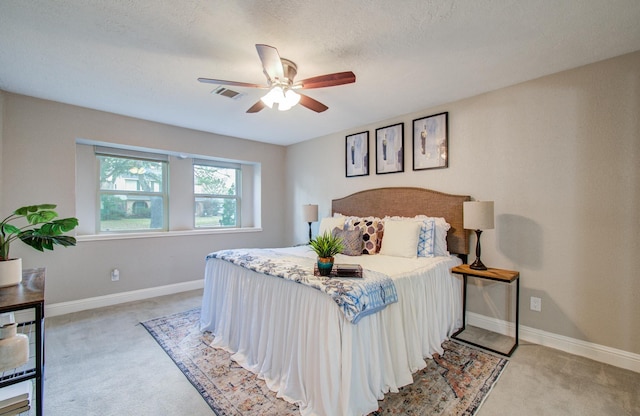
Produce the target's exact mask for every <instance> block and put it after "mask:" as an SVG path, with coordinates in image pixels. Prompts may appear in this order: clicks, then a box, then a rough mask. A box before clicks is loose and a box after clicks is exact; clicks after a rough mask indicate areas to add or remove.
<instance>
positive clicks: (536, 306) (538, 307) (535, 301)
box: [529, 296, 542, 312]
mask: <svg viewBox="0 0 640 416" xmlns="http://www.w3.org/2000/svg"><path fill="white" fill-rule="evenodd" d="M529 307H530V308H531V310H532V311H536V312H541V311H542V299H540V298H537V297H535V296H531V305H530V306H529Z"/></svg>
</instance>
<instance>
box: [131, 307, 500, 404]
mask: <svg viewBox="0 0 640 416" xmlns="http://www.w3.org/2000/svg"><path fill="white" fill-rule="evenodd" d="M199 319H200V311H199V309H192V310H189V311H186V312H181V313H177V314H174V315H170V316H166V317H162V318H157V319H152V320H150V321H146V322H143V323H142V325H143V326H144V327H145V328H146V329H147V331H148V332H149V333H150V334H151V336H153V338H154V339H155V340H156V341H157V342H158V344H160V346H161V347H162V348H163V349H164V351H165V352H166V353H167V354H168V355H169V356H170V357H171V359H172V360H173V361H174V362H175V363H176V365H177V366H178V368H180V370H181V371H182V372H183V373H184V375H185V376H186V377H187V379H188V380H189V381H190V382H191V384H192V385H193V386H194V387H195V388H196V389H197V390H198V392H199V393H200V394H201V395H202V397H203V398H204V400H205V401H206V402H207V403H208V404H209V406H210V407H211V409H212V410H213V411H214V412H215V413H216V414H217V415H218V416H229V415H267V414H269V415H276V414H277V415H297V414H299V413H298V408H297V406H296V405H293V404H291V403H288V402H286V401H284V400H281V399H279V398H277V397H276V395H275V393H274V392H272V391H270V390H269V389H268V388H267V386H266V384H265V383H264V381H262V380H259V379H258V378H257V376H255V375H254V374H252V373H251V372H249V371H247V370H245V369H244V368H242V367H240V366H239V365H238V364H236V363H235V362H233V361H232V360H231V359H230V354H229V353H228V352H226V351H224V350H221V349H216V348H212V347H210V344H211V341H212V336H211V334H210V333H201V332H200V331H199V329H198V325H199ZM443 348H444V350H445V352H444V354H443V355H442V356H436V357H434V359H433V360H427V367H426V368H425V369H423V370H422V371H420V372H418V373H416V374H414V382H413V384H411V385H408V386H405V387H403V388H402V389H400V392H398V393H390V394H387V395H386V396H385V399H384V400H383V401H380V402H379V403H380V408H379V409H378V410H377V411H375V412H373V413H372V415H394V414H405V415H424V414H429V415H473V414H475V413H476V411H477V410H478V409H479V407H480V405H481V404H482V402H483V401H484V399H485V398H486V397H487V395H488V394H489V392H490V391H491V388H492V387H493V385H494V384H495V383H496V381H497V380H498V378H499V377H500V374H501V373H502V371H503V370H504V368H505V366H506V365H507V362H508V361H507V360H505V359H503V358H499V357H496V356H494V355H492V354H488V353H486V352H484V351H480V350H478V349H475V348H472V347H469V346H466V345H462V344H459V343H456V342H450V341H446V342H445V343H444V344H443Z"/></svg>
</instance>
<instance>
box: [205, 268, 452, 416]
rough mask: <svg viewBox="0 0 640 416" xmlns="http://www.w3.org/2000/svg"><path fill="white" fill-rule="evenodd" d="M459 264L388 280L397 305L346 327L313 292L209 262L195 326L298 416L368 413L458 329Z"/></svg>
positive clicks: (335, 309) (408, 380)
mask: <svg viewBox="0 0 640 416" xmlns="http://www.w3.org/2000/svg"><path fill="white" fill-rule="evenodd" d="M459 263H460V260H459V259H457V258H455V257H451V258H446V259H444V258H443V259H442V261H440V262H438V264H437V265H436V266H435V268H434V270H433V271H432V272H431V273H430V274H429V275H428V276H427V277H425V276H418V277H416V276H413V277H409V276H404V277H400V278H397V279H396V278H394V282H395V284H396V289H397V292H398V298H399V301H398V303H394V304H392V305H389V306H387V307H386V308H385V309H384V310H382V311H381V312H379V313H376V314H373V315H369V316H365V317H363V318H362V320H360V322H358V324H356V325H353V324H351V323H349V322H348V321H347V320H346V319H345V317H344V315H343V314H342V312H341V311H340V309H339V308H338V306H337V305H336V304H335V302H334V301H333V300H332V299H331V298H330V297H329V296H328V295H326V294H324V293H322V292H320V291H318V290H316V289H313V288H311V287H308V286H305V285H302V284H299V283H295V282H292V281H289V280H285V279H282V278H279V277H273V276H267V275H264V274H260V273H256V272H253V271H250V270H247V269H244V268H242V267H239V266H236V265H234V264H231V263H229V262H226V261H223V260H219V259H208V260H207V264H206V271H205V289H204V297H203V303H202V314H201V330H203V331H211V332H212V333H213V334H214V341H213V344H212V346H214V347H217V348H224V349H225V350H227V351H229V352H231V353H232V354H233V355H232V359H233V360H235V361H237V362H238V363H239V364H240V365H241V366H242V367H244V368H246V369H247V370H249V371H251V372H253V373H255V374H257V375H258V377H260V378H261V379H264V380H265V382H266V383H267V386H268V387H269V389H271V390H272V391H274V392H276V393H277V395H278V397H280V398H283V399H285V400H287V401H289V402H291V403H296V404H298V405H299V406H300V413H301V414H302V415H332V416H333V415H366V414H368V413H370V412H372V411H375V410H376V409H378V402H377V401H378V400H382V399H383V397H384V394H385V393H388V392H397V391H398V388H400V387H402V386H404V385H407V384H410V383H412V382H413V378H412V374H413V373H414V372H416V371H418V370H421V369H422V368H424V367H425V366H426V363H425V361H424V358H423V357H425V358H430V357H431V355H432V354H433V353H435V352H438V353H442V352H443V351H442V347H441V344H442V342H443V341H444V340H445V339H447V338H448V337H449V336H450V335H451V334H452V333H453V332H454V331H455V330H456V329H457V328H459V327H460V326H461V323H462V305H461V302H462V295H461V293H462V284H461V281H460V279H459V278H458V277H455V276H452V275H451V273H450V269H451V267H453V266H454V265H456V264H459Z"/></svg>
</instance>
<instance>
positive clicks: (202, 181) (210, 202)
mask: <svg viewBox="0 0 640 416" xmlns="http://www.w3.org/2000/svg"><path fill="white" fill-rule="evenodd" d="M240 172H241V170H240V168H239V167H238V168H236V167H223V166H216V165H215V164H213V163H212V164H202V163H194V165H193V186H194V189H193V193H194V196H195V204H194V207H195V210H194V222H195V227H196V228H203V227H240V215H239V212H240V197H239V195H240V190H239V189H238V187H239V184H240Z"/></svg>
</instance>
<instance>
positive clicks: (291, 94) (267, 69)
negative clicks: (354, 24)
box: [198, 44, 356, 113]
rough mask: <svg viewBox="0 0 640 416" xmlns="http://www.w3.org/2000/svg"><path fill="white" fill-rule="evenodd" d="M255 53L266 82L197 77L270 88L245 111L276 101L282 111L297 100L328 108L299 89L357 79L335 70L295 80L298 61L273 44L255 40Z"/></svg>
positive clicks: (312, 107)
mask: <svg viewBox="0 0 640 416" xmlns="http://www.w3.org/2000/svg"><path fill="white" fill-rule="evenodd" d="M256 49H257V50H258V56H260V61H262V71H263V72H264V75H265V76H266V77H267V85H266V86H265V85H258V84H251V83H248V82H238V81H225V80H221V79H211V78H198V81H200V82H204V83H208V84H219V85H232V86H235V87H247V88H262V89H269V90H270V91H269V92H268V93H267V95H265V96H264V97H262V98H261V99H260V100H258V102H256V103H255V104H254V105H253V106H251V108H249V109H248V110H247V113H257V112H258V111H260V110H262V109H263V108H264V107H265V106H267V107H269V108H273V105H274V104H277V106H278V109H279V110H281V111H285V110H288V109H290V108H291V107H293V106H294V105H296V104H298V103H300V104H301V105H302V106H304V107H307V108H308V109H310V110H313V111H315V112H317V113H321V112H323V111H325V110H327V109H328V108H329V107H327V106H326V105H324V104H322V103H321V102H319V101H316V100H314V99H313V98H311V97H309V96H307V95H304V94H300V93H298V92H296V91H298V90H309V89H312V88H325V87H333V86H335V85H343V84H351V83H353V82H356V76H355V74H354V73H353V72H351V71H347V72H337V73H335V74H327V75H320V76H317V77H312V78H307V79H303V80H302V81H296V82H294V80H293V79H294V78H295V76H296V74H297V72H298V67H297V65H296V64H295V63H294V62H292V61H290V60H288V59H285V58H281V57H280V54H278V50H277V49H276V48H274V47H273V46H269V45H262V44H257V45H256Z"/></svg>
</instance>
